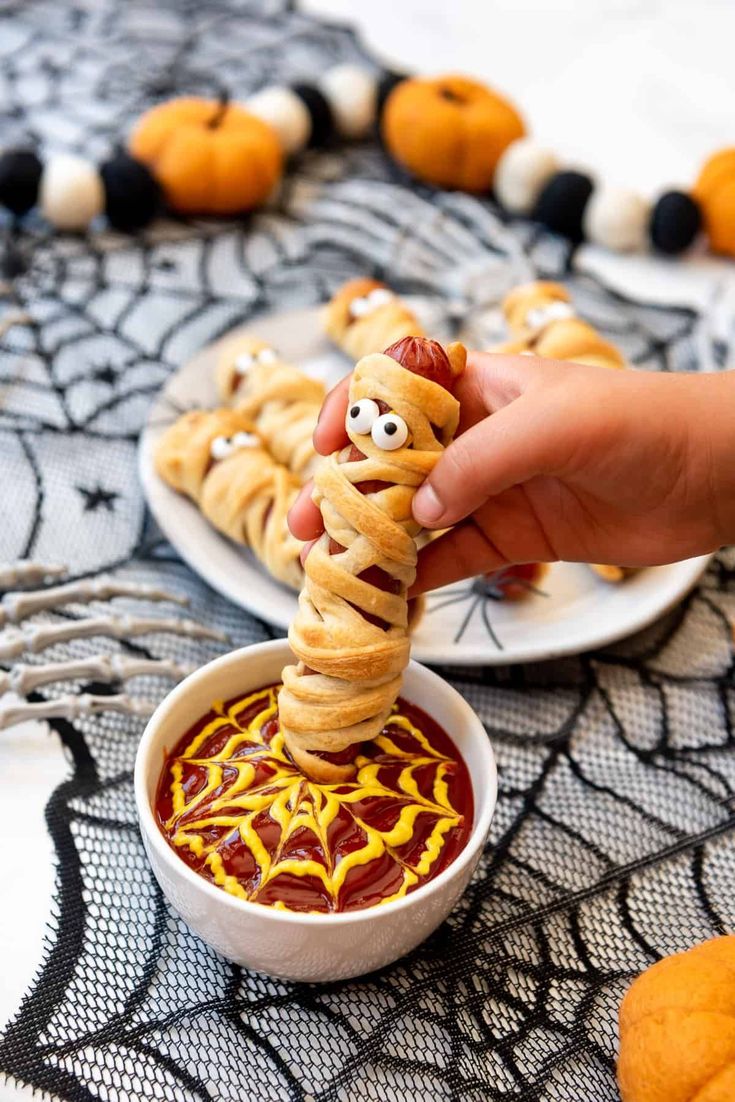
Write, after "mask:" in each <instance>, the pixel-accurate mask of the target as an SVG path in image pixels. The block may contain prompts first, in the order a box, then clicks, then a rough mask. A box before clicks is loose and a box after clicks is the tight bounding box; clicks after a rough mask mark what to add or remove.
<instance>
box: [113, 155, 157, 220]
mask: <svg viewBox="0 0 735 1102" xmlns="http://www.w3.org/2000/svg"><path fill="white" fill-rule="evenodd" d="M100 176H101V177H102V184H103V187H104V189H105V214H106V215H107V220H108V222H109V223H110V225H111V226H114V228H115V229H116V230H122V231H123V233H131V232H132V231H133V230H139V229H142V228H143V226H147V225H148V223H149V222H150V221H151V219H152V218H154V217H155V216H156V214H157V213H158V210H159V208H160V206H161V189H160V187H159V185H158V183H157V182H156V180H154V178H153V176H151V174H150V172H149V171H148V169H147V168H146V166H145V165H144V164H141V163H140V161H136V160H135V158H134V157H131V156H130V154H129V153H125V152H124V151H120V152H118V153H115V154H114V156H112V157H111V158H110V160H109V161H105V163H104V164H103V165H100Z"/></svg>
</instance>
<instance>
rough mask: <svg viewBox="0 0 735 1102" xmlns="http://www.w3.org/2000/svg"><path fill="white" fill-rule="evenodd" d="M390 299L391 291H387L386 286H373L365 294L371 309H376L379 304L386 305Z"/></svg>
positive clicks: (391, 297)
mask: <svg viewBox="0 0 735 1102" xmlns="http://www.w3.org/2000/svg"><path fill="white" fill-rule="evenodd" d="M392 299H393V292H392V291H389V290H388V288H387V287H374V288H373V290H372V291H371V292H370V294H369V295H368V296H367V301H368V302H369V303H370V307H371V309H373V310H377V309H378V307H380V306H387V304H388V303H389V302H391V301H392Z"/></svg>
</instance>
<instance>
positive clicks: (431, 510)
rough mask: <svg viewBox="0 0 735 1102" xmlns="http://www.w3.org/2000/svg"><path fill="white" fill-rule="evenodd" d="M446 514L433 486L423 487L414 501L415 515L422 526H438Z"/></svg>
mask: <svg viewBox="0 0 735 1102" xmlns="http://www.w3.org/2000/svg"><path fill="white" fill-rule="evenodd" d="M443 512H444V506H443V505H442V503H441V501H440V500H439V498H438V496H437V493H436V490H435V489H434V487H433V486H430V485H426V486H422V487H421V488H420V489H419V490H418V491H417V493H416V497H415V498H414V499H413V515H414V516H415V517H416V520H418V521H420V522H421V524H436V522H437V521H438V520H439V518H440V517H441V515H442V513H443Z"/></svg>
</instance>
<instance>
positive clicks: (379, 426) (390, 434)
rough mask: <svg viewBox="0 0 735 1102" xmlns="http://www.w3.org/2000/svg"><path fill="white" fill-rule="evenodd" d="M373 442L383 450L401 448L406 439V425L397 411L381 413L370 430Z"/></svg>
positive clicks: (389, 450)
mask: <svg viewBox="0 0 735 1102" xmlns="http://www.w3.org/2000/svg"><path fill="white" fill-rule="evenodd" d="M370 435H371V436H372V438H373V444H375V446H376V447H378V448H380V449H381V450H382V451H384V452H394V451H395V450H396V449H397V448H402V447H403V445H404V444H405V443H406V441H407V440H408V425H407V424H406V422H405V421H404V420H403V418H402V417H399V416H398V414H397V413H383V414H381V416H380V417H378V419H377V421H375V422H374V423H373V427H372V428H371V430H370Z"/></svg>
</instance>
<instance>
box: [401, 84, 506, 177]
mask: <svg viewBox="0 0 735 1102" xmlns="http://www.w3.org/2000/svg"><path fill="white" fill-rule="evenodd" d="M381 129H382V135H383V141H384V142H385V145H386V147H387V149H388V151H389V152H390V153H391V155H392V156H393V157H395V159H396V160H397V161H399V162H400V163H401V164H402V165H404V166H405V167H406V168H407V169H409V171H410V172H412V173H413V174H414V176H418V177H419V179H420V180H426V181H428V183H430V184H436V185H437V186H438V187H443V188H458V189H460V190H462V191H476V192H481V191H489V190H490V188H491V186H492V182H493V176H494V174H495V166H496V165H497V163H498V161H499V160H500V155H501V154H502V153H503V151H504V150H505V149H506V147H507V146H509V145H510V143H511V142H513V141H515V140H516V139H517V138H521V137H523V134H524V133H525V127H524V125H523V120H522V119H521V117H520V115H519V114H518V112H517V111H516V109H515V108H514V107H513V106H512V104H510V103H509V102H508V100H506V99H503V97H502V96H499V95H498V94H497V92H493V91H491V90H490V88H487V87H486V86H485V85H484V84H480V83H478V82H477V81H475V80H469V79H468V78H467V77H461V76H445V77H437V78H436V79H434V80H425V79H421V78H417V79H413V80H404V81H402V82H401V83H400V84H398V85H396V87H395V88H394V89H393V91H392V92H391V94H390V96H389V97H388V100H387V101H386V104H385V108H384V111H383V118H382V122H381Z"/></svg>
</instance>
